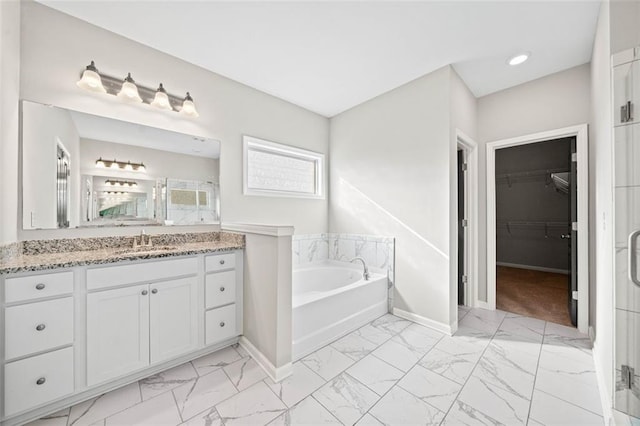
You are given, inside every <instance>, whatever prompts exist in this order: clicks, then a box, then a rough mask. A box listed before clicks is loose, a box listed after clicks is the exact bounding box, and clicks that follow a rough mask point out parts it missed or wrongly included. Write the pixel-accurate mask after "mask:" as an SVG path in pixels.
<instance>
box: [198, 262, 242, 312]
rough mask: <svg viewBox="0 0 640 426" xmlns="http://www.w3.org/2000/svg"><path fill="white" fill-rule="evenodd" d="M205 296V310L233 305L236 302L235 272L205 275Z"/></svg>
mask: <svg viewBox="0 0 640 426" xmlns="http://www.w3.org/2000/svg"><path fill="white" fill-rule="evenodd" d="M205 296H206V308H207V309H210V308H215V307H216V306H222V305H228V304H229V303H234V302H235V301H236V271H226V272H218V273H217V274H209V275H207V278H206V293H205Z"/></svg>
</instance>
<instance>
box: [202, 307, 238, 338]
mask: <svg viewBox="0 0 640 426" xmlns="http://www.w3.org/2000/svg"><path fill="white" fill-rule="evenodd" d="M206 315H207V317H206V339H205V340H206V342H205V343H206V344H207V345H211V344H214V343H217V342H219V341H221V340H224V339H229V338H231V337H233V336H237V335H238V333H237V331H236V305H229V306H223V307H222V308H218V309H212V310H210V311H207V314H206Z"/></svg>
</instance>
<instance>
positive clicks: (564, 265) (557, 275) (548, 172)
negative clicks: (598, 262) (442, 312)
mask: <svg viewBox="0 0 640 426" xmlns="http://www.w3.org/2000/svg"><path fill="white" fill-rule="evenodd" d="M586 143H587V139H586V126H576V127H572V128H567V129H559V130H556V131H551V132H545V133H540V134H536V135H529V136H525V137H520V138H514V139H510V140H505V141H498V142H492V143H489V144H487V240H488V244H487V268H488V273H487V296H488V297H487V303H488V305H490V307H492V308H498V309H501V310H505V311H508V312H514V313H517V314H521V315H526V316H530V317H535V318H540V319H542V320H546V321H550V322H554V323H559V324H563V325H568V326H577V327H578V328H579V330H580V331H582V332H586V328H587V320H588V293H587V292H588V272H587V271H588V269H587V268H588V263H587V262H588V246H587V241H588V235H587V229H588V222H587V218H588V200H587V195H588V188H587V184H588V177H587V167H588V163H587V156H586V154H587V151H586Z"/></svg>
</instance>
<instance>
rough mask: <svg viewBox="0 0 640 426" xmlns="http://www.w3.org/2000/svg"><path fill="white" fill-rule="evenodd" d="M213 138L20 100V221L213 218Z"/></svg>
mask: <svg viewBox="0 0 640 426" xmlns="http://www.w3.org/2000/svg"><path fill="white" fill-rule="evenodd" d="M219 170H220V143H219V142H218V141H216V140H213V139H206V138H201V137H196V136H191V135H185V134H181V133H175V132H171V131H167V130H162V129H157V128H153V127H147V126H143V125H139V124H133V123H128V122H125V121H119V120H114V119H110V118H105V117H99V116H95V115H91V114H85V113H81V112H77V111H70V110H67V109H63V108H58V107H54V106H48V105H42V104H38V103H34V102H30V101H22V226H23V229H55V228H76V227H89V226H124V225H193V224H213V223H219V220H220V196H219V193H220V186H219V179H218V178H219Z"/></svg>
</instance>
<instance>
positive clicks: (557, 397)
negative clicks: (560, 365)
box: [534, 321, 604, 419]
mask: <svg viewBox="0 0 640 426" xmlns="http://www.w3.org/2000/svg"><path fill="white" fill-rule="evenodd" d="M547 322H548V321H547ZM551 324H556V323H551ZM559 325H562V324H559ZM565 327H566V326H565ZM545 333H546V324H545ZM545 336H546V334H545ZM543 344H544V337H543ZM560 345H562V346H565V347H567V348H573V349H575V350H577V351H580V352H581V351H582V350H581V348H578V347H576V346H572V345H568V344H566V343H560ZM590 350H592V349H590ZM541 353H542V348H541ZM538 362H539V360H538ZM536 379H537V370H536ZM534 390H535V388H534ZM538 392H542V393H544V394H546V395H549V396H551V397H553V398H555V399H557V400H559V401H562V402H565V403H567V404H569V405H573V406H574V407H577V408H580V409H581V410H584V411H587V412H588V413H591V414H593V415H595V416H598V417H601V418H603V419H604V416H603V415H602V414H598V413H594V412H593V411H591V410H590V409H588V408H585V407H583V406H580V405H578V404H576V403H574V402H571V401H567V400H566V399H564V398H561V397H559V396H556V395H553V394H551V393H549V392H547V391H543V390H540V389H538ZM599 392H600V391H599V390H598V393H599Z"/></svg>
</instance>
